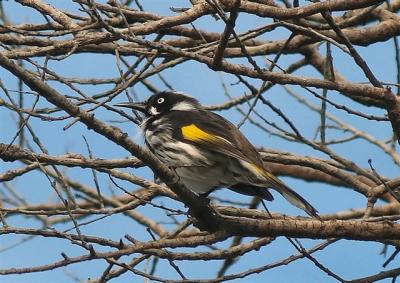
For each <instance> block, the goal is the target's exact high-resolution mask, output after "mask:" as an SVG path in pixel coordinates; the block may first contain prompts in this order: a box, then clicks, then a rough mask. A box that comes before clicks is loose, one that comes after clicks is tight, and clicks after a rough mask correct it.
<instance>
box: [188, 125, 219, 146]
mask: <svg viewBox="0 0 400 283" xmlns="http://www.w3.org/2000/svg"><path fill="white" fill-rule="evenodd" d="M181 130H182V136H183V138H184V139H186V140H189V141H193V142H198V141H208V142H216V141H218V140H219V139H220V137H218V136H214V135H212V134H209V133H207V132H205V131H203V130H202V129H200V128H199V127H197V126H196V125H195V124H190V125H188V126H184V127H182V128H181Z"/></svg>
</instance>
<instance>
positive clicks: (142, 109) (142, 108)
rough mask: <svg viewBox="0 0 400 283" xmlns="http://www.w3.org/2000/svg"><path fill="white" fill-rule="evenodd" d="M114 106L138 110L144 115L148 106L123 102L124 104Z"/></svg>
mask: <svg viewBox="0 0 400 283" xmlns="http://www.w3.org/2000/svg"><path fill="white" fill-rule="evenodd" d="M114 106H117V107H125V108H130V109H134V110H138V111H140V112H142V113H146V104H145V103H144V102H137V103H133V102H123V103H117V104H114Z"/></svg>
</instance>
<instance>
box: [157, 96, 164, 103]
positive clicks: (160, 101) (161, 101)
mask: <svg viewBox="0 0 400 283" xmlns="http://www.w3.org/2000/svg"><path fill="white" fill-rule="evenodd" d="M164 100H165V99H164V98H162V97H160V98H159V99H157V103H158V104H161V103H163V102H164Z"/></svg>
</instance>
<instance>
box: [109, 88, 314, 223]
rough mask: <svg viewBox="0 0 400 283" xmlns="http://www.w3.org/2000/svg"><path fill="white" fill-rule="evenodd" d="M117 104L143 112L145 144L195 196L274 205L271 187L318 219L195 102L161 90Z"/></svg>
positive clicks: (229, 127)
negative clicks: (225, 194)
mask: <svg viewBox="0 0 400 283" xmlns="http://www.w3.org/2000/svg"><path fill="white" fill-rule="evenodd" d="M115 106H118V107H125V108H130V109H133V110H138V111H140V112H142V113H143V114H144V119H143V120H142V122H141V124H140V127H141V129H142V132H143V135H144V142H145V144H146V146H147V147H148V149H149V150H150V151H151V152H152V153H153V154H154V155H155V156H156V157H157V158H158V159H159V160H160V161H161V162H163V163H164V164H165V165H167V166H168V167H169V168H170V169H172V170H174V171H175V173H176V174H177V176H178V177H179V179H180V181H181V182H182V183H183V184H184V185H185V187H187V188H188V189H190V190H192V191H193V192H195V193H196V194H198V195H200V196H203V197H208V196H209V194H210V193H212V192H213V191H215V190H217V189H222V188H227V189H230V190H232V191H234V192H237V193H240V194H243V195H248V196H255V197H259V198H261V199H263V200H267V201H272V200H273V199H274V197H273V195H272V194H271V192H270V191H269V189H273V190H275V191H277V192H278V193H280V194H281V195H282V196H283V197H284V198H285V199H286V200H288V201H289V202H290V203H291V204H292V205H294V206H296V207H298V208H300V209H302V210H304V211H305V212H306V213H307V214H308V215H310V216H312V217H317V218H319V216H318V212H317V210H316V209H315V208H314V207H313V206H312V205H311V204H310V203H309V202H308V201H306V200H305V199H304V198H303V197H302V196H300V195H299V194H298V193H297V192H295V191H294V190H293V189H291V188H289V187H288V186H287V185H286V184H285V183H283V181H281V180H280V179H279V178H278V177H276V176H275V175H273V174H272V173H271V172H270V171H269V170H268V168H267V167H266V166H265V164H264V163H263V161H262V158H261V156H260V154H259V153H258V151H257V150H256V149H255V147H254V146H253V145H252V144H251V143H250V142H249V141H248V139H247V138H246V137H245V136H244V135H243V134H242V133H241V132H240V130H239V129H238V128H237V127H236V126H235V125H234V124H232V123H231V122H229V121H228V120H226V119H225V118H223V117H222V116H220V115H218V114H216V113H214V112H212V111H209V110H207V109H205V108H204V107H203V106H202V105H201V104H200V103H199V101H198V100H196V99H195V98H193V97H191V96H189V95H187V94H185V93H182V92H178V91H162V92H158V93H156V94H153V95H152V96H150V97H149V98H148V99H147V100H146V101H144V102H135V103H134V102H125V103H118V104H115Z"/></svg>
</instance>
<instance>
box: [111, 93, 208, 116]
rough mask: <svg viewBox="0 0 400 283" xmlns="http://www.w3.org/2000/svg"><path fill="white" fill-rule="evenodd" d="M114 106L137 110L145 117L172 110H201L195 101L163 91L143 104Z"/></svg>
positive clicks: (181, 94)
mask: <svg viewBox="0 0 400 283" xmlns="http://www.w3.org/2000/svg"><path fill="white" fill-rule="evenodd" d="M115 106H119V107H126V108H131V109H135V110H138V111H140V112H142V113H144V114H145V116H146V117H150V116H158V115H164V114H166V113H168V112H170V111H174V110H177V111H192V110H196V109H199V108H201V105H200V103H199V102H198V101H197V100H196V99H194V98H193V97H190V96H187V95H185V94H183V93H181V92H176V91H164V92H160V93H157V94H154V95H152V96H150V97H149V99H148V100H147V101H145V102H139V103H132V102H126V103H118V104H115Z"/></svg>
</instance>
